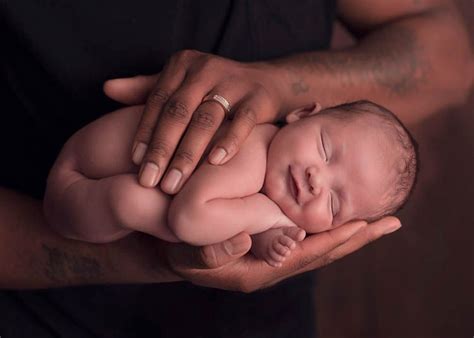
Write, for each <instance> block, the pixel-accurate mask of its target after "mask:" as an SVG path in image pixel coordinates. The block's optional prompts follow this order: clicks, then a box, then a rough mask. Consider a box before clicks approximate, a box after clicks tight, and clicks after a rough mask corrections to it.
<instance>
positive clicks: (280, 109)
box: [250, 61, 290, 123]
mask: <svg viewBox="0 0 474 338" xmlns="http://www.w3.org/2000/svg"><path fill="white" fill-rule="evenodd" d="M250 66H251V67H252V68H253V69H255V70H257V72H258V75H257V76H258V79H259V81H261V82H262V84H263V86H264V88H265V90H267V92H268V94H269V95H270V98H271V100H272V103H273V105H274V107H276V108H277V111H276V113H275V115H274V116H272V117H271V119H270V120H269V121H268V122H272V123H273V122H277V121H281V120H283V119H284V117H285V116H286V114H287V113H288V112H289V111H290V106H289V105H288V104H287V103H288V97H289V94H290V93H289V89H290V88H289V86H288V85H287V83H286V82H287V80H286V79H287V78H288V74H287V71H286V70H285V69H284V67H282V66H281V65H280V64H277V63H276V62H273V61H258V62H253V63H250Z"/></svg>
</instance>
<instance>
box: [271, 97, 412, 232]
mask: <svg viewBox="0 0 474 338" xmlns="http://www.w3.org/2000/svg"><path fill="white" fill-rule="evenodd" d="M287 122H288V124H287V125H285V126H284V127H283V128H281V129H280V130H279V131H278V132H277V133H276V134H275V137H274V138H273V140H272V142H271V144H270V149H269V152H268V163H267V172H266V176H265V185H264V189H265V192H266V194H267V195H268V196H269V197H270V198H271V199H272V200H273V201H275V202H276V203H277V204H278V205H279V206H280V208H281V209H282V210H283V212H284V213H285V214H286V215H287V216H288V217H289V218H290V219H291V220H293V221H294V222H295V223H296V224H298V225H299V226H300V227H302V228H303V229H305V230H306V231H307V232H309V233H315V232H320V231H325V230H328V229H331V228H335V227H337V226H339V225H341V224H344V223H346V222H348V221H351V220H356V219H363V220H367V221H374V220H377V219H379V218H381V217H383V216H386V215H389V214H393V213H394V212H396V211H397V210H398V209H400V208H401V207H402V205H403V204H404V203H405V202H406V200H407V198H408V196H409V195H410V193H411V191H412V190H413V186H414V184H415V180H416V175H417V157H418V156H417V145H416V142H415V141H414V139H413V138H412V136H411V135H410V133H409V132H408V130H407V129H406V128H405V127H404V126H403V125H402V124H401V122H400V121H399V120H398V118H397V117H396V116H395V115H394V114H393V113H391V112H390V111H388V110H387V109H385V108H383V107H381V106H379V105H377V104H374V103H372V102H369V101H357V102H352V103H347V104H343V105H339V106H336V107H332V108H328V109H324V110H320V107H319V105H313V106H311V107H304V108H300V109H297V110H295V111H293V112H291V113H290V114H288V116H287Z"/></svg>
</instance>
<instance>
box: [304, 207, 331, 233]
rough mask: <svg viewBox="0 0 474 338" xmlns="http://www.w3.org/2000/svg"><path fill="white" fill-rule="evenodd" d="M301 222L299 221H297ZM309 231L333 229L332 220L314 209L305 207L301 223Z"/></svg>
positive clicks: (316, 231)
mask: <svg viewBox="0 0 474 338" xmlns="http://www.w3.org/2000/svg"><path fill="white" fill-rule="evenodd" d="M296 223H297V224H299V223H298V222H296ZM299 225H300V227H301V228H303V229H304V230H305V231H306V232H307V233H318V232H323V231H326V230H329V229H331V220H330V219H328V217H327V215H325V214H324V215H323V214H321V213H320V212H317V211H315V210H314V209H310V208H305V209H304V210H303V212H302V215H301V224H299Z"/></svg>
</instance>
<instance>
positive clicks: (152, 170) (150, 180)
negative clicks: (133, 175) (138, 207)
mask: <svg viewBox="0 0 474 338" xmlns="http://www.w3.org/2000/svg"><path fill="white" fill-rule="evenodd" d="M159 173H160V168H159V167H158V166H157V165H156V164H155V163H153V162H148V163H147V164H146V165H145V167H144V168H143V171H142V172H141V173H140V184H141V185H143V186H145V187H149V188H152V187H154V186H155V185H156V184H157V183H158V174H159Z"/></svg>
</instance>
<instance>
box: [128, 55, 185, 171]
mask: <svg viewBox="0 0 474 338" xmlns="http://www.w3.org/2000/svg"><path fill="white" fill-rule="evenodd" d="M185 75H186V72H185V69H184V68H182V67H181V68H179V67H176V65H175V63H171V62H168V63H167V64H166V65H165V68H164V69H163V71H162V72H161V73H160V77H159V79H158V81H157V83H156V85H155V87H154V88H153V90H152V91H151V93H150V95H149V96H148V98H147V101H146V104H145V109H144V111H143V114H142V116H141V119H140V122H139V124H138V128H137V131H136V133H135V137H134V142H133V148H132V161H133V162H134V163H135V164H136V165H140V164H141V162H142V160H143V157H144V156H145V154H146V153H147V148H148V145H149V143H150V140H151V138H152V135H153V131H154V129H155V126H156V123H157V121H158V119H159V115H160V112H161V110H162V108H163V107H164V106H165V105H167V104H168V107H169V108H168V109H172V110H173V112H180V111H181V110H180V109H181V108H182V107H181V106H180V105H179V103H177V102H172V103H171V104H169V103H168V100H169V99H170V98H171V96H172V95H173V93H174V92H175V91H176V90H177V89H178V88H179V87H180V85H181V83H182V82H183V80H184V78H185ZM176 104H178V105H176Z"/></svg>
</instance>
